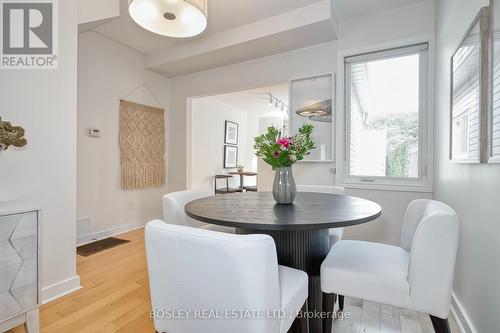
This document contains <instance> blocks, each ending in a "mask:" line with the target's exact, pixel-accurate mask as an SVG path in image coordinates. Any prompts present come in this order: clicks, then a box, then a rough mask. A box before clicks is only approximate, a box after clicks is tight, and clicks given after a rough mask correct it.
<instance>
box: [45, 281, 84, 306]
mask: <svg viewBox="0 0 500 333" xmlns="http://www.w3.org/2000/svg"><path fill="white" fill-rule="evenodd" d="M81 288H82V286H81V285H80V277H79V276H78V275H75V276H73V277H71V278H69V279H67V280H64V281H61V282H58V283H55V284H53V285H50V286H47V287H45V288H42V304H45V303H48V302H51V301H53V300H56V299H58V298H60V297H63V296H66V295H68V294H71V293H72V292H74V291H77V290H79V289H81Z"/></svg>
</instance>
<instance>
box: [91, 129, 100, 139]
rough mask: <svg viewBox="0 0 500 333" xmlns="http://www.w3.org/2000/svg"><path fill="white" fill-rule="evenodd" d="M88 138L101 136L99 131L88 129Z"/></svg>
mask: <svg viewBox="0 0 500 333" xmlns="http://www.w3.org/2000/svg"><path fill="white" fill-rule="evenodd" d="M89 136H90V137H93V138H99V137H100V136H101V130H100V129H98V128H89Z"/></svg>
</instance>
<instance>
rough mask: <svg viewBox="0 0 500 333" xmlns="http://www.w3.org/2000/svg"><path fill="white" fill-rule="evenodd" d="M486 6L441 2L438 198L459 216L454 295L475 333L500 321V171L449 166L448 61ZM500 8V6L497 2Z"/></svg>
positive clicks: (468, 0) (482, 1)
mask: <svg viewBox="0 0 500 333" xmlns="http://www.w3.org/2000/svg"><path fill="white" fill-rule="evenodd" d="M487 3H488V1H486V0H440V1H438V2H437V15H436V17H437V24H436V33H437V56H436V65H437V71H436V79H437V86H436V115H435V147H436V149H435V156H434V157H435V158H434V159H435V172H436V177H435V188H434V194H435V198H436V199H437V200H440V201H444V202H445V203H447V204H449V205H451V206H452V207H453V208H454V209H455V210H456V211H457V213H458V215H459V216H460V220H461V235H460V237H461V240H460V246H459V253H458V261H457V268H456V271H455V284H454V292H455V295H456V299H457V300H458V301H459V302H460V303H462V305H463V307H464V309H465V311H466V313H468V315H469V316H470V320H471V322H472V325H473V326H474V327H475V330H476V332H484V333H489V332H498V330H499V327H500V318H499V316H498V309H500V297H499V295H500V285H499V283H498V282H499V281H500V264H499V263H498V254H499V253H500V220H499V217H498V204H499V202H500V186H499V184H500V165H491V164H490V165H486V164H485V165H472V164H454V163H450V161H449V159H448V156H449V154H448V153H449V139H448V138H449V128H450V124H449V110H450V105H449V100H450V88H449V87H450V57H451V55H452V52H453V50H454V48H455V47H456V46H457V45H458V43H459V42H460V39H461V38H462V36H463V35H464V33H465V31H466V29H467V27H468V26H469V24H470V23H471V22H472V20H473V18H474V16H475V15H476V14H477V12H478V11H479V9H480V7H482V6H485V5H487ZM495 3H497V4H498V1H497V0H495Z"/></svg>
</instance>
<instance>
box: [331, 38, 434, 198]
mask: <svg viewBox="0 0 500 333" xmlns="http://www.w3.org/2000/svg"><path fill="white" fill-rule="evenodd" d="M420 44H427V45H428V48H427V51H426V52H425V53H424V54H426V55H427V56H421V57H420V66H421V68H425V69H426V70H422V71H421V72H420V82H421V85H420V89H421V90H420V103H419V108H420V109H419V177H418V178H407V177H376V176H352V175H350V156H349V154H350V119H351V117H350V110H349V107H348V101H349V100H350V98H348V97H347V96H346V95H347V92H348V91H349V92H350V88H349V90H347V89H346V87H350V82H347V80H348V77H347V75H346V72H345V71H346V58H352V57H354V56H356V57H363V60H364V58H365V57H366V60H368V59H370V58H372V59H377V58H390V57H391V56H392V57H394V56H397V55H401V54H406V53H407V52H404V51H405V50H406V51H407V50H409V48H410V47H415V46H418V45H420ZM407 48H408V49H407ZM402 51H403V52H402ZM420 52H422V51H420ZM373 57H375V58H373ZM337 59H338V63H337V73H338V77H339V81H338V82H339V83H340V84H338V86H337V89H338V90H337V96H338V97H337V103H338V104H337V110H343V112H337V138H336V139H337V142H338V144H339V146H338V149H337V176H338V182H337V183H338V184H339V185H342V186H344V187H347V188H361V189H363V188H364V189H374V190H396V191H410V192H432V191H433V168H432V165H433V156H432V154H433V147H432V141H433V124H432V123H433V122H432V119H433V106H434V80H433V78H434V37H433V36H430V35H429V36H422V37H418V38H413V39H407V40H402V41H399V42H393V43H386V44H383V45H379V46H374V47H368V48H358V49H352V50H344V51H341V52H339V53H338V55H337ZM360 59H361V58H360Z"/></svg>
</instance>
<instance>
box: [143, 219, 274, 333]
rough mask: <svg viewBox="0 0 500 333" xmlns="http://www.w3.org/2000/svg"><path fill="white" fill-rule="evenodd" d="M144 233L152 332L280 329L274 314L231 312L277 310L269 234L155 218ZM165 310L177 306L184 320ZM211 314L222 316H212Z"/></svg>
mask: <svg viewBox="0 0 500 333" xmlns="http://www.w3.org/2000/svg"><path fill="white" fill-rule="evenodd" d="M145 237H146V254H147V262H148V273H149V282H150V291H151V300H152V308H153V313H154V314H158V315H157V316H156V318H155V319H154V323H155V329H156V331H158V332H169V333H200V332H203V333H226V332H227V333H234V332H237V333H255V332H262V333H272V332H279V331H280V319H279V318H276V319H271V320H267V319H256V318H255V317H253V318H246V319H245V318H244V317H243V319H237V318H242V314H241V313H239V312H236V311H244V310H249V311H263V313H264V315H266V314H267V311H272V310H279V309H280V305H281V304H280V286H279V273H278V263H277V257H276V248H275V244H274V241H273V239H272V238H271V237H269V236H267V235H232V234H226V233H219V232H213V231H208V230H203V229H198V228H190V227H185V226H178V225H171V224H167V223H164V222H163V221H160V220H155V221H151V222H149V223H148V224H147V226H146V231H145ZM180 310H183V311H186V312H182V313H181V312H179V311H180ZM168 311H170V313H173V312H172V311H177V314H179V315H180V316H184V317H185V319H175V318H173V319H169V318H168V315H169V314H170V313H169V312H168ZM203 311H205V312H203ZM228 311H229V312H228ZM231 311H232V312H231ZM215 315H217V316H222V318H221V319H214V316H215ZM227 317H228V318H231V317H233V319H228V318H227ZM235 318H236V319H235ZM264 318H265V317H264Z"/></svg>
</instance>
